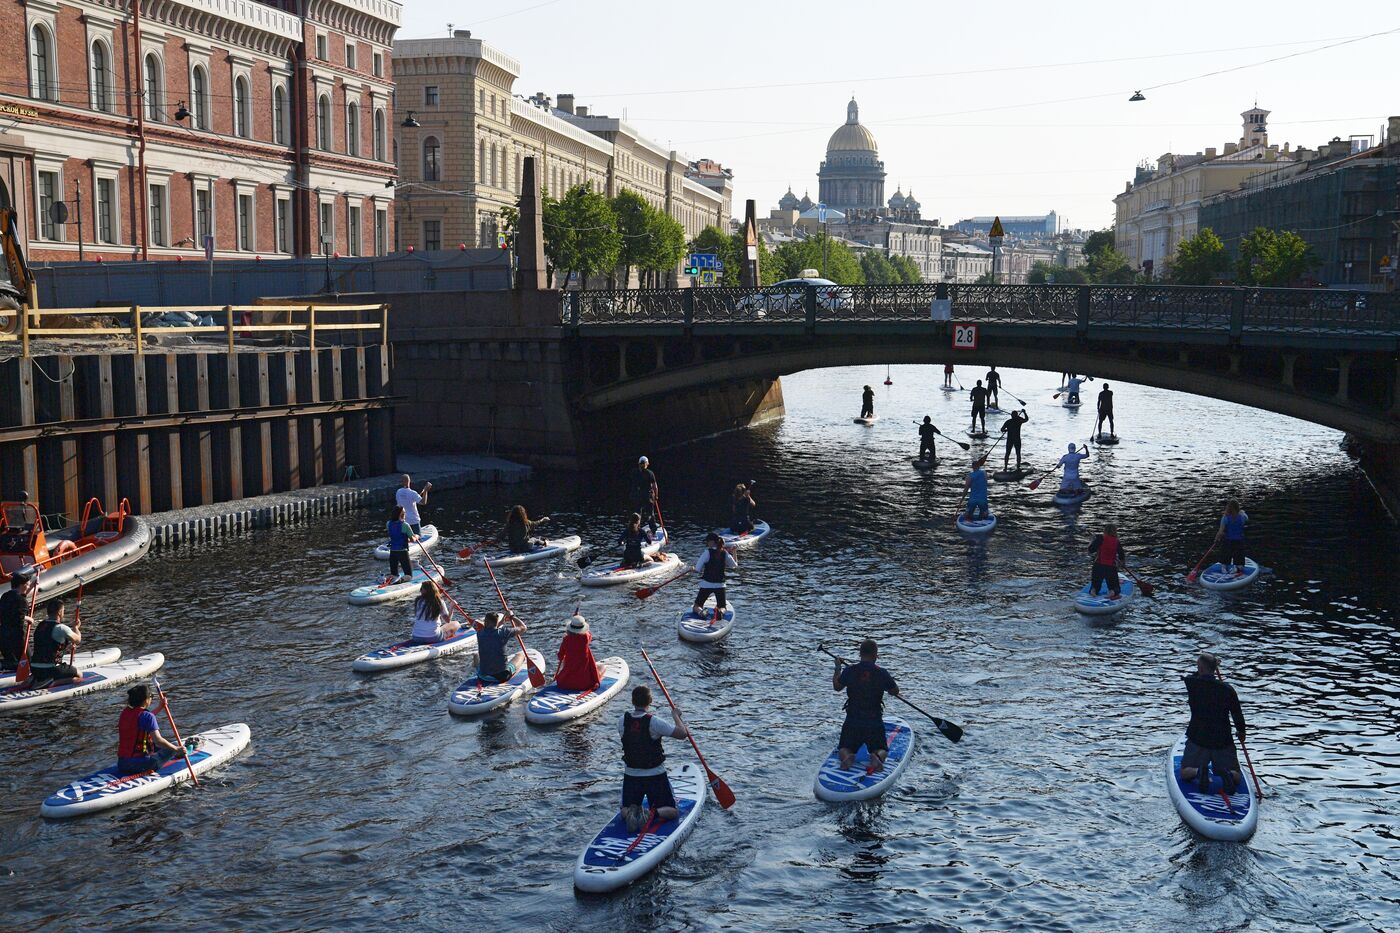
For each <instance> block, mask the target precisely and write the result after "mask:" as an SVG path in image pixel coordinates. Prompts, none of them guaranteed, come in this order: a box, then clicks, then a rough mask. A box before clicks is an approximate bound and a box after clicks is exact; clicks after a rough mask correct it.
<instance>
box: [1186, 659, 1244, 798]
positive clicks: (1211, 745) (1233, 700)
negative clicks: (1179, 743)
mask: <svg viewBox="0 0 1400 933" xmlns="http://www.w3.org/2000/svg"><path fill="white" fill-rule="evenodd" d="M1182 680H1184V681H1185V682H1186V700H1187V702H1188V703H1189V704H1190V706H1191V722H1190V724H1189V725H1187V727H1186V753H1185V754H1184V755H1182V756H1181V779H1182V780H1183V781H1189V780H1191V779H1192V778H1197V777H1199V780H1198V784H1197V786H1199V787H1200V789H1201V793H1206V794H1208V793H1210V771H1209V770H1208V769H1213V770H1214V771H1215V774H1216V775H1217V776H1218V777H1219V778H1220V779H1221V781H1222V782H1223V783H1224V785H1225V786H1224V788H1223V789H1224V791H1225V793H1226V794H1233V793H1234V792H1235V789H1236V788H1237V787H1239V781H1240V760H1239V757H1238V756H1237V755H1236V754H1235V742H1234V740H1233V739H1232V738H1231V736H1230V720H1231V719H1233V720H1234V721H1235V733H1236V734H1237V735H1238V736H1239V737H1240V742H1241V743H1243V742H1244V735H1245V724H1244V710H1243V709H1242V708H1241V707H1240V698H1239V694H1237V693H1235V688H1234V687H1232V686H1230V685H1229V684H1227V683H1226V682H1225V679H1224V678H1223V677H1221V676H1220V659H1219V658H1217V657H1216V656H1215V655H1213V654H1211V653H1210V652H1208V651H1202V652H1201V653H1200V654H1199V655H1198V656H1197V657H1196V673H1194V674H1188V675H1187V676H1185V677H1183V678H1182Z"/></svg>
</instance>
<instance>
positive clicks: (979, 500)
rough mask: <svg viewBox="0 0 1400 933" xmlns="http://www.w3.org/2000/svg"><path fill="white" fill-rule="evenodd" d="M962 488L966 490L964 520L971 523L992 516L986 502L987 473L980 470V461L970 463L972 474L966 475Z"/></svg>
mask: <svg viewBox="0 0 1400 933" xmlns="http://www.w3.org/2000/svg"><path fill="white" fill-rule="evenodd" d="M963 488H964V489H966V490H967V511H966V512H965V513H963V517H964V518H966V519H967V520H968V521H969V522H973V521H977V519H978V518H987V517H988V516H990V515H991V514H992V510H991V506H990V505H989V504H988V502H987V471H986V470H984V469H982V461H981V460H974V461H972V472H971V473H969V474H967V479H966V480H965V481H964V482H963Z"/></svg>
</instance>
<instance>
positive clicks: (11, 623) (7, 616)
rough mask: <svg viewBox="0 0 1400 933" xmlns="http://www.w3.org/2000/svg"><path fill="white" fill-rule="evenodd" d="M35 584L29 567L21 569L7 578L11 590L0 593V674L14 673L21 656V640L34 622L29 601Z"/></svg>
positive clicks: (22, 655)
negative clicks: (3, 672) (30, 613)
mask: <svg viewBox="0 0 1400 933" xmlns="http://www.w3.org/2000/svg"><path fill="white" fill-rule="evenodd" d="M35 586H37V583H36V582H35V580H34V575H33V574H32V573H30V572H29V571H28V568H24V567H21V568H20V569H18V570H16V571H15V572H14V574H12V575H11V577H10V588H9V589H8V590H6V591H5V592H4V593H3V594H0V671H13V670H15V669H16V668H17V667H19V662H20V659H21V658H23V657H24V648H25V645H24V637H25V633H26V632H28V631H29V627H30V626H31V625H33V624H34V620H33V619H32V618H30V616H29V600H30V597H31V596H32V595H33V593H34V587H35Z"/></svg>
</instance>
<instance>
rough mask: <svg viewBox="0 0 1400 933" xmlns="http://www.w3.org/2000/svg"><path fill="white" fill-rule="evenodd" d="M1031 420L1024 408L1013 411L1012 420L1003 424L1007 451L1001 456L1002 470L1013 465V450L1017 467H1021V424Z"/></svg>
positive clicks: (1006, 469)
mask: <svg viewBox="0 0 1400 933" xmlns="http://www.w3.org/2000/svg"><path fill="white" fill-rule="evenodd" d="M1030 420H1031V416H1030V415H1028V414H1026V410H1025V409H1024V408H1022V409H1021V410H1020V411H1013V412H1012V413H1011V420H1010V421H1008V422H1006V423H1005V424H1003V425H1002V426H1001V432H1002V433H1003V434H1005V435H1006V452H1005V456H1003V457H1002V458H1001V469H1002V472H1007V471H1008V469H1009V467H1010V465H1011V451H1013V450H1014V451H1016V469H1018V470H1019V469H1021V425H1023V424H1025V423H1026V422H1027V421H1030Z"/></svg>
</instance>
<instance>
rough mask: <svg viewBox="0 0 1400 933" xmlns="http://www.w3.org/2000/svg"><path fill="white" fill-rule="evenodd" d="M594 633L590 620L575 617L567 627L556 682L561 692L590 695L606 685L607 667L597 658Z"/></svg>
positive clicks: (561, 646) (561, 647)
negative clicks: (604, 679) (602, 684)
mask: <svg viewBox="0 0 1400 933" xmlns="http://www.w3.org/2000/svg"><path fill="white" fill-rule="evenodd" d="M592 645H593V633H592V632H590V631H589V630H588V620H587V619H585V618H584V617H583V616H581V615H577V614H575V615H574V617H573V618H571V619H569V623H568V625H566V626H565V628H564V640H563V641H561V642H560V643H559V667H558V668H557V671H556V673H555V675H554V683H555V685H556V686H558V687H559V689H561V690H577V691H579V692H581V693H582V692H586V691H588V690H596V689H598V686H599V684H601V683H602V682H603V665H601V664H599V663H598V661H597V659H596V658H594V657H593V648H592Z"/></svg>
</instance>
